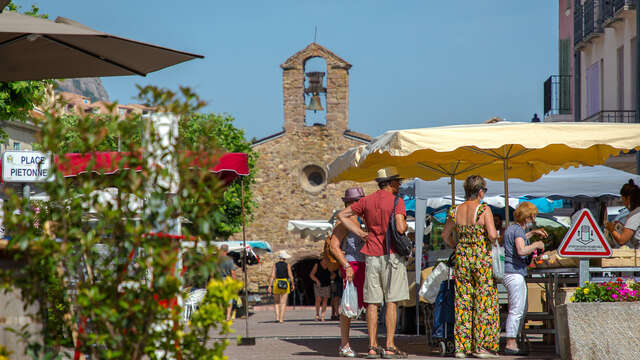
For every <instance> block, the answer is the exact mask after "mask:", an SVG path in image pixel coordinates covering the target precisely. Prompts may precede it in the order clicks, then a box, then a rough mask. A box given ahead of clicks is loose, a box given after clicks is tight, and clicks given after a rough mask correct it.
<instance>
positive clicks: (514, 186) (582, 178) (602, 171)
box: [400, 165, 640, 205]
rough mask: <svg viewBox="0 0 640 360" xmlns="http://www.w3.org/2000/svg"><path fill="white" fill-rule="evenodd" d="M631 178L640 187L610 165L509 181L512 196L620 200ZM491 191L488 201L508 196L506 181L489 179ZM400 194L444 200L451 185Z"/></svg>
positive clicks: (638, 178)
mask: <svg viewBox="0 0 640 360" xmlns="http://www.w3.org/2000/svg"><path fill="white" fill-rule="evenodd" d="M629 179H633V181H635V183H636V184H640V175H634V174H630V173H628V172H625V171H621V170H616V169H612V168H610V167H607V166H601V165H598V166H583V167H579V168H574V167H571V168H568V169H561V170H557V171H552V172H550V173H549V174H546V175H544V176H543V177H542V178H540V179H539V180H537V181H535V182H526V181H522V180H518V179H509V197H510V198H519V197H522V196H531V197H547V198H550V199H567V198H606V197H609V198H611V197H618V196H619V195H620V188H621V187H622V185H623V184H624V183H626V182H627V181H629ZM418 183H423V184H422V185H420V186H418V187H417V188H419V189H420V190H419V192H420V194H418V191H417V190H416V184H418ZM462 184H463V182H462V181H456V194H464V189H463V188H462ZM487 189H488V191H487V198H489V197H493V196H496V195H502V196H503V195H504V192H503V184H502V181H490V180H488V181H487ZM400 193H401V194H403V195H410V196H415V197H416V198H418V197H420V198H423V199H430V198H440V197H443V196H444V195H447V196H449V199H450V196H451V195H449V194H451V183H450V179H448V178H441V179H439V180H435V181H424V180H421V179H414V180H411V181H406V182H405V183H404V184H402V187H401V189H400ZM457 201H458V200H456V202H457ZM511 202H512V200H511V199H510V200H509V203H510V204H511ZM503 204H504V202H503ZM516 205H517V204H516Z"/></svg>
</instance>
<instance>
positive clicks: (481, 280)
mask: <svg viewBox="0 0 640 360" xmlns="http://www.w3.org/2000/svg"><path fill="white" fill-rule="evenodd" d="M376 181H377V183H378V187H379V190H378V191H376V192H375V193H373V194H370V195H369V196H365V194H364V191H363V190H362V188H360V187H354V188H349V189H347V190H346V192H345V196H344V197H343V198H342V200H343V201H344V205H345V208H344V209H343V210H341V211H340V212H339V213H338V216H337V218H338V222H337V223H336V224H335V227H334V231H333V234H332V235H331V238H330V251H331V254H332V255H333V257H334V258H335V261H337V263H338V265H339V269H340V275H338V274H336V273H335V272H332V271H331V268H330V266H329V265H330V264H329V263H328V261H327V259H326V258H324V257H322V258H321V259H320V260H319V261H318V262H317V263H316V264H315V265H314V266H313V269H312V270H311V273H310V274H309V278H310V279H311V280H312V281H313V282H314V291H315V297H316V316H315V319H316V320H319V321H324V319H325V313H326V308H327V305H328V301H329V298H330V297H338V296H339V294H338V289H342V287H343V286H344V285H345V284H347V283H348V282H351V283H353V284H354V287H355V289H356V292H357V296H358V308H359V309H360V310H363V311H366V320H367V330H368V335H369V348H368V352H367V353H366V354H364V356H365V357H366V358H368V359H373V358H380V357H381V358H385V359H396V358H406V357H407V354H406V353H405V352H404V351H401V350H400V349H398V348H397V346H396V345H395V330H396V319H397V305H398V302H400V301H404V300H408V299H409V290H408V281H407V271H406V260H407V259H406V258H404V257H402V256H399V255H398V254H397V253H396V251H395V249H394V247H393V244H392V245H391V246H389V247H388V246H387V241H386V240H387V232H388V231H390V229H389V226H390V225H389V224H390V219H391V217H393V218H394V219H395V224H396V229H394V230H395V231H398V232H400V233H404V232H406V230H407V223H406V211H405V204H404V201H403V200H402V199H401V198H398V190H399V187H400V184H401V178H400V177H399V175H398V172H397V169H395V168H393V167H389V168H384V169H380V170H379V171H378V177H377V178H376ZM464 190H465V195H466V201H465V202H464V203H462V204H460V205H457V206H452V207H451V208H450V209H449V212H448V216H447V221H446V223H445V226H444V228H443V231H442V238H443V240H444V241H445V243H446V244H447V245H449V246H450V247H451V248H454V254H455V256H454V258H455V261H454V263H455V265H454V273H453V275H454V276H453V277H454V279H455V289H456V290H455V291H456V293H455V326H454V342H455V357H456V358H466V357H468V356H471V355H472V356H474V357H477V358H497V357H498V355H497V353H498V351H499V335H500V319H499V308H498V294H497V280H495V278H494V274H493V266H492V265H493V259H492V246H493V245H494V244H497V241H496V240H497V239H499V238H500V239H502V241H501V243H503V245H504V250H505V252H504V253H505V271H504V278H503V280H502V281H503V282H504V285H505V287H506V289H507V292H508V296H509V314H508V317H507V322H506V338H507V342H506V346H505V349H504V353H505V355H524V354H525V352H524V351H522V350H521V349H519V348H518V345H517V341H516V339H517V337H518V335H519V333H520V332H521V331H522V327H523V320H524V314H525V313H526V309H527V285H526V282H525V280H524V277H525V276H526V274H527V267H528V265H529V263H530V262H531V255H532V253H533V252H534V251H536V250H540V251H542V250H544V244H543V242H542V241H536V242H533V243H529V239H530V238H531V237H532V236H533V235H538V236H540V237H541V238H545V237H547V233H546V232H545V230H543V229H535V228H534V225H535V220H536V216H537V208H536V206H535V205H533V204H532V203H530V202H522V203H521V204H520V205H519V206H518V207H517V209H516V210H515V212H514V220H515V222H514V223H512V224H511V225H510V226H508V227H507V228H506V229H504V228H503V227H502V219H501V218H500V217H499V216H494V215H493V214H492V211H491V209H490V208H489V207H488V206H487V205H486V204H484V203H483V202H482V200H483V198H484V196H485V194H486V192H487V188H486V181H485V180H484V179H483V178H482V177H480V176H477V175H472V176H469V177H468V178H467V179H466V180H465V182H464ZM621 195H622V198H623V202H624V203H625V205H626V206H627V208H629V210H631V214H630V216H629V218H628V219H627V222H626V223H625V227H624V230H623V231H621V232H618V233H614V231H615V229H611V230H610V231H611V232H612V234H613V237H614V238H615V239H616V241H617V242H619V243H623V242H626V241H628V240H629V239H630V238H631V237H632V236H634V234H635V230H636V229H637V228H638V226H640V188H638V187H637V186H636V185H635V184H633V182H630V183H629V184H625V186H624V187H623V189H622V190H621ZM396 199H397V203H396ZM635 221H637V222H638V224H635ZM632 226H635V228H634V229H631V227H632ZM279 257H280V261H279V262H278V263H276V264H275V265H274V266H273V269H272V274H271V278H270V280H269V283H270V285H269V292H271V290H272V287H273V289H274V290H273V293H274V294H275V295H276V296H278V297H277V298H276V321H279V322H282V321H283V317H284V312H285V310H284V305H285V304H286V295H287V294H288V293H289V291H290V290H292V286H293V285H292V281H291V280H292V278H293V276H292V274H291V266H290V265H289V264H287V263H286V262H285V260H286V259H287V258H288V254H286V252H281V253H280V256H279ZM332 261H333V260H332ZM278 281H285V282H286V285H287V286H284V287H283V286H282V284H280V285H278ZM283 299H284V300H283ZM383 304H384V313H385V314H384V315H385V321H384V323H385V325H386V335H387V336H386V338H385V345H384V346H380V343H379V342H378V338H377V332H378V310H379V309H378V308H379V307H380V306H381V305H383ZM335 305H336V304H334V309H335V308H336V307H337V306H335ZM333 315H337V314H336V313H335V312H333V313H332V317H333ZM351 322H352V318H349V317H346V316H345V315H342V314H341V315H340V335H341V342H340V347H339V349H338V354H339V356H341V357H356V353H355V352H354V351H353V350H352V349H351V345H350V343H349V332H350V331H349V330H350V326H351Z"/></svg>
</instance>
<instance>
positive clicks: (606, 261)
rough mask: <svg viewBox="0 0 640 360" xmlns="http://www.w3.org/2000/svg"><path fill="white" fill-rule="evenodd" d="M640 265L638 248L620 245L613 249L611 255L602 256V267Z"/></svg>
mask: <svg viewBox="0 0 640 360" xmlns="http://www.w3.org/2000/svg"><path fill="white" fill-rule="evenodd" d="M639 265H640V252H639V251H638V249H632V248H629V247H621V248H619V249H613V250H612V254H611V257H608V258H602V259H601V266H602V267H627V266H639Z"/></svg>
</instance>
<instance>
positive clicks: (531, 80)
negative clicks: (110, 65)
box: [16, 0, 558, 138]
mask: <svg viewBox="0 0 640 360" xmlns="http://www.w3.org/2000/svg"><path fill="white" fill-rule="evenodd" d="M16 3H17V4H18V5H22V6H23V7H29V6H30V5H31V4H33V3H35V4H37V5H38V6H39V7H40V8H41V10H42V12H45V13H48V14H49V15H50V17H51V18H55V17H57V16H63V17H67V18H70V19H73V20H76V21H79V22H81V23H84V24H85V25H87V26H90V27H93V28H95V29H97V30H101V31H104V32H108V33H112V34H115V35H119V36H123V37H127V38H132V39H136V40H140V41H145V42H150V43H154V44H158V45H162V46H166V47H171V48H174V49H178V50H183V51H189V52H194V53H198V54H202V55H204V56H205V59H204V60H193V61H190V62H187V63H184V64H180V65H177V66H174V67H171V68H168V69H165V70H162V71H159V72H156V73H152V74H150V75H148V76H147V77H146V78H143V77H138V76H130V77H113V78H103V82H104V84H105V87H106V89H107V91H108V92H109V95H110V97H111V100H118V101H119V102H121V103H129V102H132V101H133V100H132V98H133V97H134V96H135V95H136V93H137V90H136V88H135V84H142V85H144V84H155V85H159V86H162V87H168V88H172V89H177V87H178V86H179V85H186V86H190V87H192V88H194V89H195V90H196V91H197V92H198V93H199V94H200V96H201V97H202V98H204V99H205V100H206V101H208V102H209V105H208V106H207V108H206V110H207V111H212V112H217V113H228V114H231V115H232V116H234V117H235V118H236V125H237V126H238V127H241V128H244V129H245V131H246V134H247V136H248V137H249V138H251V137H258V138H260V137H263V136H267V135H270V134H272V133H275V132H278V131H280V130H281V129H282V125H283V115H282V113H283V110H282V84H281V81H282V73H281V69H280V67H279V65H280V64H281V63H282V62H284V60H286V59H287V58H288V57H289V56H291V55H292V54H294V53H295V52H296V51H298V50H300V49H302V48H304V47H305V46H306V45H308V44H309V43H310V42H312V41H313V34H314V26H316V25H317V26H318V37H317V42H318V43H319V44H321V45H323V46H325V47H327V48H329V49H330V50H332V51H334V52H335V53H336V54H338V55H339V56H341V57H342V58H344V59H345V60H347V61H349V62H350V63H351V64H352V65H353V68H352V69H351V71H350V75H351V76H350V99H349V101H350V108H349V111H350V113H349V127H350V128H351V129H352V130H355V131H359V132H364V133H367V134H370V135H372V136H377V135H379V134H381V133H383V132H384V131H386V130H391V129H399V128H414V127H427V126H440V125H450V124H464V123H477V122H481V121H484V120H486V119H488V118H490V117H492V116H500V117H503V118H506V119H507V120H511V121H529V120H530V119H531V117H532V115H533V113H534V112H537V113H538V115H540V113H541V112H542V83H543V81H544V80H545V79H546V78H547V77H548V76H549V75H552V74H555V73H557V68H558V60H557V47H558V40H557V38H558V15H557V7H558V4H557V1H552V0H545V1H540V0H537V1H524V0H518V1H514V0H482V1H472V0H461V1H424V0H415V1H409V0H406V1H405V0H402V1H397V0H396V1H373V0H361V1H358V0H348V1H346V0H340V1H338V0H329V1H322V2H319V1H306V0H305V1H303V0H278V1H258V0H256V1H241V0H236V1H229V0H227V1H218V0H189V1H183V2H179V1H175V0H174V1H165V0H154V1H142V0H110V1H97V0H94V1H87V0H17V1H16ZM185 4H188V5H185Z"/></svg>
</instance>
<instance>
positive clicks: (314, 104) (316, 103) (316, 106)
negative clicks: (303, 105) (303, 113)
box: [307, 94, 324, 111]
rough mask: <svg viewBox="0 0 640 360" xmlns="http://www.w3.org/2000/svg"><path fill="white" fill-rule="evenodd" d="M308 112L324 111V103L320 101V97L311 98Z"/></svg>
mask: <svg viewBox="0 0 640 360" xmlns="http://www.w3.org/2000/svg"><path fill="white" fill-rule="evenodd" d="M307 110H313V111H322V110H324V109H323V108H322V101H321V100H320V96H319V95H317V94H316V95H313V96H312V97H311V100H309V105H308V106H307Z"/></svg>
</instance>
